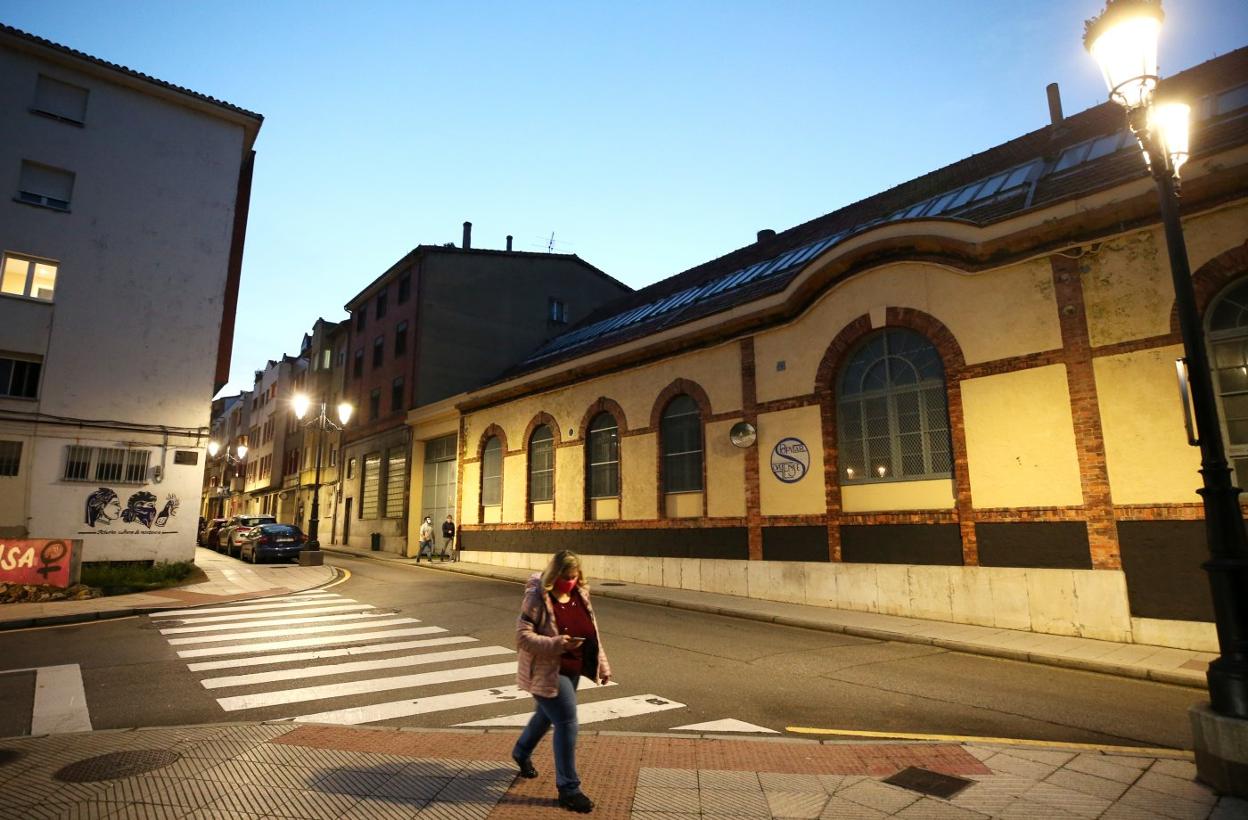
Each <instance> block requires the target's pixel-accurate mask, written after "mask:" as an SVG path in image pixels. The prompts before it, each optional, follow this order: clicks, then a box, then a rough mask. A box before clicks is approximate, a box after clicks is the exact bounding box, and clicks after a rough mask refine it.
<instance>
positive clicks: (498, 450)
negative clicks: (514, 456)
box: [481, 436, 503, 507]
mask: <svg viewBox="0 0 1248 820" xmlns="http://www.w3.org/2000/svg"><path fill="white" fill-rule="evenodd" d="M502 503H503V442H502V440H501V439H499V437H498V436H493V437H491V438H490V440H489V441H487V442H486V443H485V451H484V452H483V453H482V454H481V506H483V507H497V506H498V505H500V504H502Z"/></svg>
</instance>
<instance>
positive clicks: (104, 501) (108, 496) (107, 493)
mask: <svg viewBox="0 0 1248 820" xmlns="http://www.w3.org/2000/svg"><path fill="white" fill-rule="evenodd" d="M116 500H117V493H115V492H113V491H112V490H110V489H108V488H107V487H101V488H99V489H98V490H96V491H95V492H93V493H91V495H89V496H87V517H86V521H87V526H88V527H94V526H95V522H96V520H98V519H99V517H100V513H102V512H104V508H105V507H107V506H108V505H109V504H110V503H111V502H113V501H116ZM109 520H110V521H111V520H112V519H109Z"/></svg>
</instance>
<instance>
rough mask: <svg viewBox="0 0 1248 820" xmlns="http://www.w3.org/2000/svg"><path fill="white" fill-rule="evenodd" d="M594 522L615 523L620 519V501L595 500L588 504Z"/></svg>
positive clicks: (611, 499) (614, 499) (613, 499)
mask: <svg viewBox="0 0 1248 820" xmlns="http://www.w3.org/2000/svg"><path fill="white" fill-rule="evenodd" d="M589 506H590V514H591V516H592V517H593V520H595V521H615V520H617V519H618V518H619V517H620V499H618V498H595V499H593V500H592V501H590V503H589Z"/></svg>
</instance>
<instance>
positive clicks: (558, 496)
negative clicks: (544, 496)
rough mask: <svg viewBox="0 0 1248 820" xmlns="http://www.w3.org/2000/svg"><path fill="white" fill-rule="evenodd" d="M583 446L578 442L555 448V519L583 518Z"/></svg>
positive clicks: (572, 519) (578, 519)
mask: <svg viewBox="0 0 1248 820" xmlns="http://www.w3.org/2000/svg"><path fill="white" fill-rule="evenodd" d="M584 499H585V448H584V447H582V446H581V445H579V444H576V445H572V446H570V447H556V448H555V500H554V505H555V520H557V521H581V520H584V518H585V501H584Z"/></svg>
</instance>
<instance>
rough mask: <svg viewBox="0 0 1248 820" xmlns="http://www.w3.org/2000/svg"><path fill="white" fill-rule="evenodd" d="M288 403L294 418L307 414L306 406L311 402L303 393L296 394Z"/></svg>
mask: <svg viewBox="0 0 1248 820" xmlns="http://www.w3.org/2000/svg"><path fill="white" fill-rule="evenodd" d="M290 403H291V405H292V407H293V408H294V411H295V418H300V419H301V418H303V417H304V416H306V415H307V414H308V408H309V407H310V406H311V405H312V402H311V401H310V400H309V399H308V397H307V396H305V395H304V394H303V393H299V394H297V395H296V396H295V397H294V398H293V399H291V400H290Z"/></svg>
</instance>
